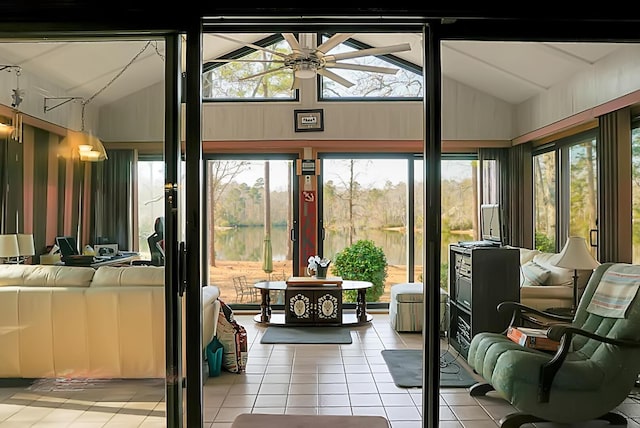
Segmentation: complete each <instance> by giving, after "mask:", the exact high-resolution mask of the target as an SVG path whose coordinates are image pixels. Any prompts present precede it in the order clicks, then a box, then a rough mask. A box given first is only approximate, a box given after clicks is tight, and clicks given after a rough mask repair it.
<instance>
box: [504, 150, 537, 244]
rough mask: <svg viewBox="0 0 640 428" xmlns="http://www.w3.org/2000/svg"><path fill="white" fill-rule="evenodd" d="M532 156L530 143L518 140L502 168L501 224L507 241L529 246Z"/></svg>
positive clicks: (531, 241) (532, 240)
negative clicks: (503, 176)
mask: <svg viewBox="0 0 640 428" xmlns="http://www.w3.org/2000/svg"><path fill="white" fill-rule="evenodd" d="M532 162H533V158H532V155H531V143H530V142H529V143H524V144H519V145H517V146H513V147H511V148H510V149H509V162H508V164H507V168H506V172H505V174H506V177H507V179H506V180H505V181H504V183H505V188H504V191H505V194H507V195H508V196H507V198H506V201H508V203H505V212H506V213H507V214H506V215H505V218H506V219H508V221H506V222H505V225H506V226H505V227H506V228H507V230H508V231H509V244H510V245H513V246H515V247H523V248H533V247H534V245H535V239H534V233H533V230H534V227H533V223H534V222H533V166H532Z"/></svg>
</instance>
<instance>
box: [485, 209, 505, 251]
mask: <svg viewBox="0 0 640 428" xmlns="http://www.w3.org/2000/svg"><path fill="white" fill-rule="evenodd" d="M480 235H481V238H482V240H483V241H491V242H495V243H496V244H497V245H502V239H503V236H502V210H501V209H500V205H498V204H483V205H481V206H480Z"/></svg>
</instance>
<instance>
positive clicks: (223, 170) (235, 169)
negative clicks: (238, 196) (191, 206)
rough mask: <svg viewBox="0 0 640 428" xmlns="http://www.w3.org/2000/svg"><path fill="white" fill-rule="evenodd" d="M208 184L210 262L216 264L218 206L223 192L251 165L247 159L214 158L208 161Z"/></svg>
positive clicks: (212, 264)
mask: <svg viewBox="0 0 640 428" xmlns="http://www.w3.org/2000/svg"><path fill="white" fill-rule="evenodd" d="M207 166H208V169H207V181H208V183H207V185H208V189H209V194H208V199H209V200H208V201H207V202H208V203H207V206H208V207H209V215H210V219H209V228H208V229H209V264H210V265H211V266H215V265H216V247H215V219H216V207H217V205H218V201H219V200H220V198H221V197H222V195H223V193H224V192H225V190H226V189H227V187H228V186H229V184H231V182H232V181H233V180H234V179H235V178H236V177H237V176H238V175H239V174H241V173H242V172H244V171H246V170H247V169H248V167H249V162H247V161H221V160H213V161H209V162H207Z"/></svg>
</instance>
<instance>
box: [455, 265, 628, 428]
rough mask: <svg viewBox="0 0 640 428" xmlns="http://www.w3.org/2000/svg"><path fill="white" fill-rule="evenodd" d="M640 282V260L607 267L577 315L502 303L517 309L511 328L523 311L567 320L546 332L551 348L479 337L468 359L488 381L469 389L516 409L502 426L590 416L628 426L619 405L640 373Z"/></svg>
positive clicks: (595, 276)
mask: <svg viewBox="0 0 640 428" xmlns="http://www.w3.org/2000/svg"><path fill="white" fill-rule="evenodd" d="M639 284H640V265H629V264H623V263H605V264H602V265H601V266H599V267H598V268H597V269H596V270H595V272H594V273H593V275H592V276H591V278H590V280H589V283H588V284H587V287H586V289H585V292H584V294H583V296H582V299H581V300H580V304H579V306H578V309H577V312H576V314H575V316H574V318H573V319H569V318H563V317H558V316H553V315H551V314H548V313H545V312H543V311H539V310H536V309H533V308H530V307H528V306H525V305H522V304H519V303H513V302H505V303H501V304H500V305H498V310H499V311H511V312H512V319H511V324H512V325H517V322H518V319H519V318H520V314H521V313H522V312H524V311H526V312H529V313H534V314H538V315H544V316H545V317H548V318H551V319H555V320H558V321H567V322H566V323H559V324H553V325H551V327H549V328H548V330H547V333H546V334H547V337H549V338H551V339H554V340H557V341H559V342H560V347H559V349H558V351H557V352H555V353H550V352H544V351H539V350H535V349H531V348H526V347H524V346H520V345H519V344H517V343H515V342H513V341H511V340H510V339H509V338H507V337H506V335H505V334H499V333H488V332H483V333H479V334H476V335H475V336H474V337H473V339H472V341H471V345H470V348H469V354H468V361H469V365H470V366H471V367H472V368H473V369H474V371H475V372H476V373H477V374H479V375H480V376H482V377H483V378H484V380H485V381H486V382H480V383H477V384H475V385H474V386H472V387H471V389H470V394H471V395H472V396H482V395H485V394H487V393H488V392H490V391H495V392H496V393H497V394H498V395H499V396H501V397H502V398H505V399H507V400H508V401H509V402H510V403H511V405H512V406H513V407H515V408H516V410H517V411H516V412H515V413H511V414H508V415H506V416H505V417H504V418H502V419H501V420H500V426H501V427H503V428H513V427H519V426H520V425H522V424H527V423H532V422H546V421H550V422H559V423H576V422H585V421H588V420H592V419H600V420H605V421H608V422H609V423H610V424H616V425H622V426H626V418H625V417H624V416H623V415H621V414H619V413H615V412H614V410H615V409H616V407H617V406H618V405H619V404H621V403H622V402H623V401H624V400H625V398H627V396H628V394H629V393H630V392H631V390H632V389H633V387H634V385H635V381H636V379H637V378H638V373H639V372H640V299H638V298H637V290H638V287H639ZM505 332H506V330H505Z"/></svg>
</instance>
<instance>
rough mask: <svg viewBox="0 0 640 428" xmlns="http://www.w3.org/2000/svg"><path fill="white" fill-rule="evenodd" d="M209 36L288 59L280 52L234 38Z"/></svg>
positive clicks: (215, 34) (213, 34)
mask: <svg viewBox="0 0 640 428" xmlns="http://www.w3.org/2000/svg"><path fill="white" fill-rule="evenodd" d="M209 34H211V35H212V36H216V37H220V38H221V39H225V40H229V41H230V42H235V43H239V44H241V45H243V46H247V47H249V48H253V49H256V50H260V51H265V52H269V53H270V54H272V55H275V56H277V57H280V58H286V57H287V55H286V54H283V53H280V52H277V51H274V50H271V49H267V48H265V47H262V46H258V45H254V44H253V43H247V42H243V41H242V40H238V39H234V38H233V37H229V36H226V35H222V34H220V33H209Z"/></svg>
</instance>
